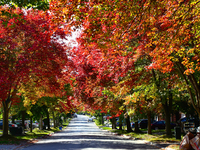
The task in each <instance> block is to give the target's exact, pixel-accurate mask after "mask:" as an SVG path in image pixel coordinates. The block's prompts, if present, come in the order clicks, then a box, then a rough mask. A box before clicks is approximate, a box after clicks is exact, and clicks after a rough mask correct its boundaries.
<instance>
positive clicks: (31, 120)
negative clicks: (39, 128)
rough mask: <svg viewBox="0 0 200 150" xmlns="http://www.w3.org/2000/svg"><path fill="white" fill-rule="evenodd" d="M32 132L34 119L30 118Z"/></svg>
mask: <svg viewBox="0 0 200 150" xmlns="http://www.w3.org/2000/svg"><path fill="white" fill-rule="evenodd" d="M30 132H33V119H32V117H30Z"/></svg>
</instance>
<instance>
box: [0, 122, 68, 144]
mask: <svg viewBox="0 0 200 150" xmlns="http://www.w3.org/2000/svg"><path fill="white" fill-rule="evenodd" d="M68 124H69V122H66V123H63V128H65V127H67V126H68ZM58 131H60V129H59V127H56V128H51V129H50V130H39V129H38V128H35V129H33V132H29V131H27V132H26V133H25V134H24V135H19V136H12V135H9V136H8V137H1V135H2V130H0V144H20V143H21V142H26V141H29V140H32V139H37V138H39V137H43V136H45V135H49V134H52V133H54V132H58Z"/></svg>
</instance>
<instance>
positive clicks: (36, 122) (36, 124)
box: [29, 120, 39, 129]
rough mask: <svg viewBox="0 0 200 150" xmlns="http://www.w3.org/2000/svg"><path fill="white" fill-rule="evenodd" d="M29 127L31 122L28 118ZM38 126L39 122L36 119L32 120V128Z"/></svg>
mask: <svg viewBox="0 0 200 150" xmlns="http://www.w3.org/2000/svg"><path fill="white" fill-rule="evenodd" d="M30 127H31V123H30V120H29V128H30ZM38 127H39V122H38V121H34V122H32V128H33V129H34V128H38Z"/></svg>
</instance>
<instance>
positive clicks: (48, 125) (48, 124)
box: [47, 109, 50, 130]
mask: <svg viewBox="0 0 200 150" xmlns="http://www.w3.org/2000/svg"><path fill="white" fill-rule="evenodd" d="M47 127H48V130H50V120H49V111H48V109H47Z"/></svg>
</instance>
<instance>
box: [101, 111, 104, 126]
mask: <svg viewBox="0 0 200 150" xmlns="http://www.w3.org/2000/svg"><path fill="white" fill-rule="evenodd" d="M103 116H104V113H101V124H102V125H104V119H103Z"/></svg>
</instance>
